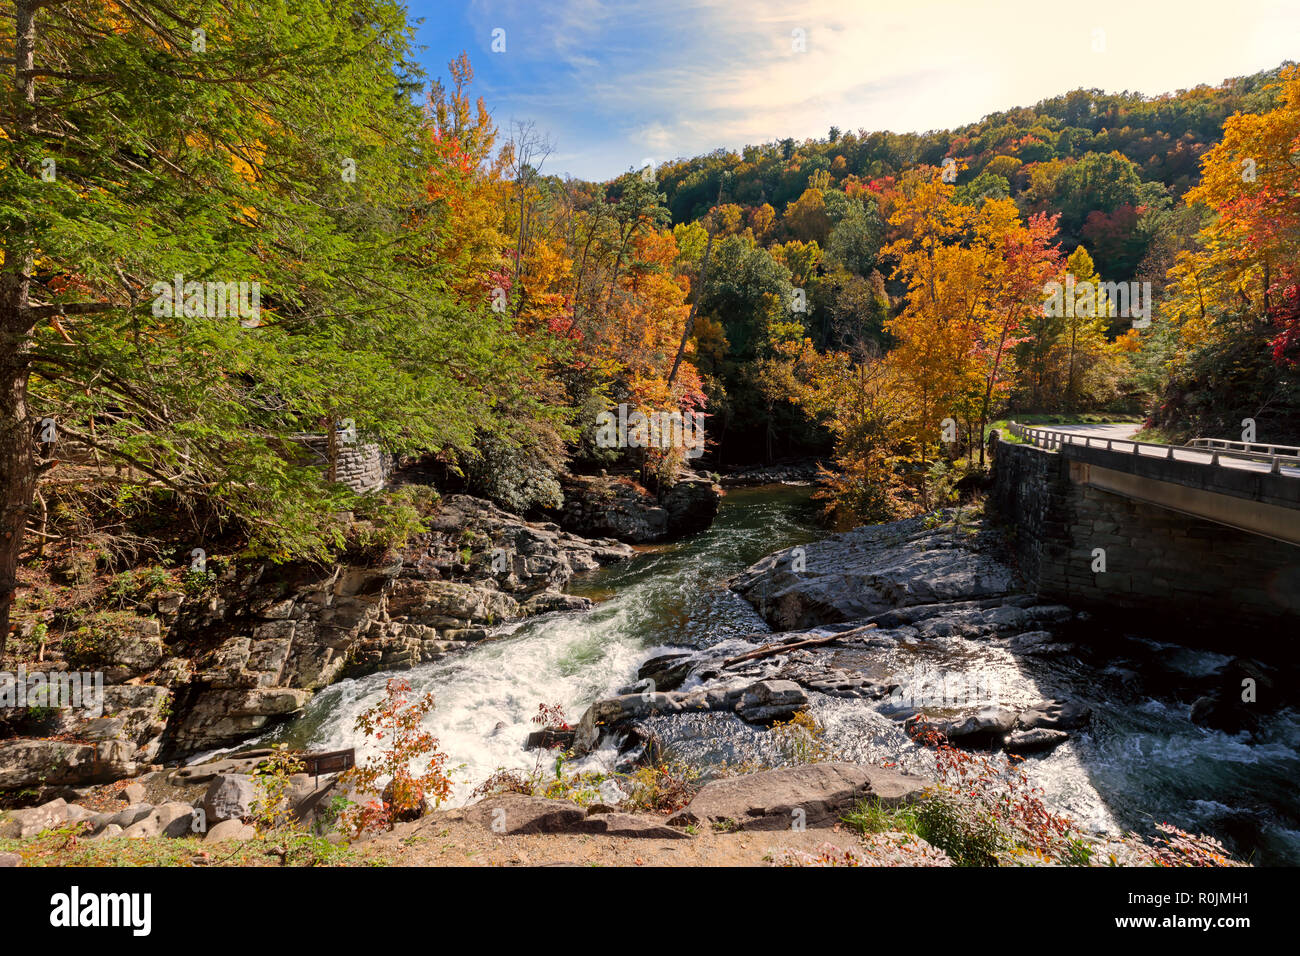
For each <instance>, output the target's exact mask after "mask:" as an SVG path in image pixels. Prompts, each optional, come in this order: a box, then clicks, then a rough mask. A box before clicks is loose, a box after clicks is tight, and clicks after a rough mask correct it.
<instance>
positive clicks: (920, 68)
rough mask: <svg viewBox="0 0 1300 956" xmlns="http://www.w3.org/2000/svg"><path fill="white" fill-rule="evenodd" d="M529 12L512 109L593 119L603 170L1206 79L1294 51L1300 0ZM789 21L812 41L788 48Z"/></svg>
mask: <svg viewBox="0 0 1300 956" xmlns="http://www.w3.org/2000/svg"><path fill="white" fill-rule="evenodd" d="M476 5H477V6H483V7H496V8H499V9H502V10H504V9H505V8H514V7H515V6H516V5H515V3H514V0H492V2H487V0H481V2H480V3H479V4H476ZM530 9H532V10H533V11H534V13H533V14H532V16H534V17H540V18H541V21H542V22H541V24H540V25H539V26H537V27H536V30H537V31H538V34H537V35H539V36H540V37H542V38H543V39H542V40H541V41H540V42H539V43H538V44H537V47H536V48H535V49H533V48H529V49H527V50H525V51H524V55H527V56H530V57H533V58H535V60H539V61H540V62H534V64H533V66H534V67H535V68H536V69H537V71H538V73H539V76H540V81H539V83H538V86H537V89H535V90H531V91H527V92H524V93H522V95H519V96H514V95H512V97H511V98H512V100H513V103H512V109H515V110H519V109H520V108H521V107H525V108H532V109H535V110H536V113H535V114H534V115H535V116H536V118H537V120H538V121H539V125H541V126H543V127H545V126H547V125H548V123H551V124H553V125H560V126H564V127H566V128H567V133H566V135H567V136H572V135H575V134H576V135H582V136H591V135H593V131H592V130H591V129H590V127H591V126H592V125H595V124H594V123H593V121H595V122H597V123H599V129H598V130H596V131H595V132H596V135H599V136H602V137H606V138H607V141H606V142H601V143H599V144H597V143H588V144H583V146H584V148H583V149H582V151H581V152H582V155H586V156H593V157H594V156H596V155H600V156H601V157H602V161H603V157H606V156H611V155H613V156H618V157H620V159H619V160H618V161H617V163H616V165H615V166H614V167H613V168H609V167H604V168H599V169H598V168H595V167H593V166H588V165H586V164H583V165H581V166H575V167H574V168H573V172H574V173H575V174H580V175H589V176H599V177H602V178H603V177H606V176H610V175H614V174H617V173H618V172H620V171H622V170H624V169H626V168H627V167H629V166H632V165H635V164H639V163H640V161H641V159H642V158H643V156H644V155H645V152H646V150H650V151H651V152H653V153H655V155H656V156H657V157H658V156H659V154H661V153H662V154H663V155H662V158H671V157H673V156H689V155H695V154H698V153H701V152H705V151H708V150H711V149H715V148H717V147H719V146H727V147H732V148H735V147H739V146H741V145H744V144H745V143H757V142H763V141H767V140H772V139H777V138H782V137H785V136H792V137H794V138H796V139H802V138H805V137H809V136H824V135H825V134H826V131H827V129H828V128H829V127H830V126H832V125H835V126H839V127H840V128H842V129H844V130H855V129H857V128H859V127H861V128H866V129H869V130H875V129H893V130H896V131H923V130H926V129H938V128H945V127H951V126H957V125H961V124H964V123H968V122H973V121H976V120H978V119H980V118H981V117H982V116H984V115H987V114H988V113H990V112H993V111H996V110H1001V109H1007V108H1011V107H1014V106H1029V105H1033V103H1035V102H1037V101H1038V100H1040V99H1043V98H1045V97H1048V96H1053V95H1056V94H1058V93H1062V92H1065V91H1066V90H1069V89H1073V88H1075V87H1079V86H1083V87H1099V88H1102V89H1106V90H1124V89H1128V90H1137V91H1141V92H1144V93H1162V92H1166V91H1170V90H1175V89H1179V88H1185V87H1189V86H1194V85H1196V84H1198V83H1205V82H1209V83H1217V82H1218V81H1219V80H1221V79H1223V78H1225V77H1227V76H1233V75H1241V74H1245V73H1251V72H1254V71H1256V70H1260V69H1265V68H1269V67H1272V66H1276V65H1277V64H1278V63H1280V62H1281V61H1282V60H1283V59H1285V58H1287V57H1288V56H1292V57H1294V56H1296V52H1297V51H1296V50H1294V49H1289V47H1290V45H1291V44H1292V43H1293V42H1294V38H1295V37H1296V36H1297V35H1298V34H1300V3H1298V2H1295V0H1287V2H1283V0H1239V2H1237V3H1234V4H1232V5H1230V6H1225V5H1224V4H1223V3H1222V2H1221V0H1186V2H1177V3H1160V4H1151V3H1135V2H1133V0H1096V2H1092V3H1090V4H1088V5H1086V6H1083V7H1081V6H1079V5H1066V4H1060V5H1055V6H1050V5H1046V4H1043V3H1041V2H1039V0H1004V2H1001V3H993V4H988V3H984V4H976V3H969V2H967V0H915V2H910V3H907V4H900V3H898V2H897V0H890V2H888V3H883V2H857V3H854V2H852V0H739V2H728V0H706V2H703V3H691V2H687V0H669V2H664V3H653V4H652V3H644V2H641V0H634V2H622V0H573V2H567V3H565V2H560V0H549V2H543V3H541V4H539V5H538V6H537V7H530ZM539 11H540V12H539ZM795 28H799V29H801V30H804V31H806V46H807V52H803V53H799V52H795V51H794V50H793V49H792V46H791V39H792V38H791V30H793V29H795ZM1095 29H1100V30H1103V31H1105V50H1104V52H1100V53H1098V52H1094V50H1093V31H1094V30H1095ZM515 49H519V48H518V47H517V46H516V47H515ZM548 58H551V60H552V62H553V63H554V68H553V69H551V70H550V71H549V72H548V68H547V63H546V61H547V59H548ZM584 127H586V129H584ZM570 145H571V146H576V145H578V144H570Z"/></svg>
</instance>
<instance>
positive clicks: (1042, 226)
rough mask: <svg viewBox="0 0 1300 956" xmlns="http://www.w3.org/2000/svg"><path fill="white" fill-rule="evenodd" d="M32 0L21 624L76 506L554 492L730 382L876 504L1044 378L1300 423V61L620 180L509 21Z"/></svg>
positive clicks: (125, 508)
mask: <svg viewBox="0 0 1300 956" xmlns="http://www.w3.org/2000/svg"><path fill="white" fill-rule="evenodd" d="M12 6H13V14H12V15H10V14H8V13H6V15H5V17H4V19H3V20H2V21H0V64H3V65H4V67H5V69H6V71H7V72H12V75H13V77H14V82H13V83H9V84H6V85H5V86H4V88H3V92H2V93H0V97H2V98H3V103H2V104H0V107H2V109H0V116H2V118H0V506H2V508H3V517H2V520H0V647H2V646H3V643H2V642H3V640H4V635H6V634H7V633H8V631H9V619H10V609H11V605H12V603H13V599H14V594H15V589H16V588H17V586H18V584H19V580H20V574H21V572H22V569H23V568H24V567H25V562H30V561H31V560H33V558H38V557H39V556H40V554H41V550H42V547H43V543H44V542H46V541H49V540H55V539H63V538H67V537H68V536H79V537H80V538H82V539H86V540H94V541H97V542H102V546H103V548H104V549H105V550H106V552H107V553H108V557H105V558H104V560H105V561H108V562H110V563H111V562H112V561H118V562H119V563H123V562H128V563H129V561H130V560H133V559H134V558H135V557H136V551H137V550H138V549H141V548H149V547H157V546H158V545H157V540H158V539H157V536H152V532H153V531H155V530H157V528H158V527H162V526H167V527H173V526H183V527H185V528H201V529H203V536H204V539H205V540H210V541H214V540H217V539H222V540H223V541H224V543H225V545H227V546H228V548H229V550H230V551H231V552H232V553H237V554H239V555H240V556H244V557H257V558H263V559H270V560H272V561H275V562H288V561H294V560H308V561H318V562H319V561H326V560H328V559H329V558H330V557H331V556H333V555H336V554H338V553H339V552H340V551H342V550H343V549H345V548H348V547H350V546H352V545H354V544H355V543H356V542H355V540H354V539H353V535H354V534H355V529H353V528H351V527H350V526H349V525H348V523H347V522H346V521H344V520H342V519H341V518H340V515H351V514H355V515H362V516H365V515H370V516H372V517H377V518H382V519H383V520H384V521H387V522H388V523H389V524H390V525H394V526H400V525H401V523H402V522H403V521H409V520H413V519H412V518H411V514H413V510H412V506H411V503H410V502H409V501H407V500H405V499H402V498H400V497H397V496H388V497H380V498H379V499H378V500H360V499H358V497H357V496H356V495H355V494H354V493H352V492H350V491H349V490H348V489H347V488H346V487H344V486H343V485H342V484H340V483H339V482H338V481H336V480H334V479H335V478H336V477H337V476H336V475H335V473H334V462H335V460H336V456H337V449H338V443H339V441H341V440H343V439H340V437H339V436H340V435H345V436H346V435H352V436H360V437H361V439H363V440H365V441H373V442H375V443H378V444H379V445H381V446H382V447H383V448H384V449H385V450H386V451H388V452H391V453H393V454H396V455H399V456H402V457H403V458H404V459H406V460H416V459H420V460H424V461H426V462H427V463H428V466H429V467H430V468H431V469H433V470H434V471H435V472H436V473H437V474H439V475H440V476H442V479H443V480H444V481H445V482H447V483H448V484H449V485H450V486H456V487H463V488H467V489H469V490H470V491H472V493H474V494H478V495H480V496H482V497H485V498H489V499H491V500H493V501H495V502H497V503H498V504H500V505H502V506H503V507H505V508H507V509H510V510H512V511H515V512H518V513H532V512H535V511H537V510H539V509H547V508H555V507H558V506H559V504H560V501H561V491H560V476H561V475H562V474H563V473H565V472H576V473H596V472H599V471H602V470H607V471H614V472H619V471H622V472H626V473H629V474H637V475H639V477H640V478H641V480H642V481H644V482H646V483H647V484H650V485H652V486H653V485H657V484H661V483H672V482H673V481H675V480H676V479H677V476H678V474H679V472H680V469H682V468H683V467H684V465H685V457H686V456H685V455H684V454H683V453H682V450H681V449H672V448H666V449H665V448H644V449H626V448H614V449H611V448H607V447H604V446H603V444H602V443H601V442H599V441H598V440H597V433H598V427H599V422H600V421H601V416H602V414H607V413H608V412H609V410H610V409H611V408H614V407H616V406H619V405H627V406H629V407H631V408H634V409H637V410H640V411H643V412H644V413H646V414H650V413H654V412H662V411H672V412H681V413H683V414H693V413H703V414H704V415H705V422H706V435H707V448H706V452H705V454H704V456H703V457H702V458H701V459H698V461H697V460H695V459H693V458H692V459H691V464H693V465H695V466H696V467H700V468H704V469H709V470H711V469H717V468H721V467H726V466H733V465H738V464H747V463H761V462H771V461H773V460H777V459H789V458H798V457H810V456H816V457H819V458H821V459H822V460H823V462H824V464H825V468H824V471H823V476H822V486H823V491H822V495H823V498H824V500H825V503H826V505H827V506H828V507H829V508H830V509H832V510H833V511H835V512H837V513H838V514H840V515H841V516H847V517H848V518H851V519H852V520H855V521H859V522H861V521H884V520H890V519H893V518H898V517H904V516H907V515H911V514H916V513H919V512H921V511H923V510H928V509H929V508H931V507H934V506H935V505H936V504H942V503H943V502H945V501H946V500H949V498H950V496H951V495H952V494H953V493H954V492H953V489H954V488H955V487H956V486H957V484H958V483H959V482H960V481H961V480H962V479H963V477H964V476H965V475H966V474H968V473H970V472H972V471H978V470H980V469H982V468H983V467H984V466H985V465H986V462H985V460H984V448H985V440H986V436H987V435H988V433H989V431H990V429H991V428H993V427H994V426H995V423H997V422H999V421H1001V420H1004V419H1006V418H1008V417H1010V416H1013V415H1016V414H1022V415H1024V414H1049V415H1073V414H1080V413H1085V412H1095V411H1108V412H1115V413H1121V412H1122V413H1129V414H1135V415H1139V416H1141V417H1142V418H1143V419H1144V420H1145V423H1146V427H1147V428H1148V429H1151V430H1154V431H1163V432H1165V433H1167V434H1169V435H1171V436H1172V437H1175V438H1187V437H1192V436H1193V435H1219V436H1227V437H1235V436H1236V434H1237V432H1238V431H1240V424H1239V423H1240V421H1241V420H1242V419H1243V418H1246V417H1250V418H1253V419H1255V420H1256V421H1257V422H1258V428H1259V434H1260V435H1261V437H1265V436H1266V437H1267V439H1268V440H1269V441H1275V442H1283V443H1300V385H1298V382H1297V377H1296V363H1297V362H1298V361H1300V285H1298V283H1300V265H1298V264H1300V69H1297V68H1296V67H1295V66H1294V65H1292V64H1283V65H1280V66H1279V67H1278V68H1277V69H1274V70H1270V71H1267V72H1264V73H1260V74H1257V75H1254V76H1247V77H1238V78H1232V79H1227V80H1224V81H1222V82H1219V83H1216V84H1214V85H1205V86H1200V87H1197V88H1195V89H1190V90H1181V91H1177V92H1170V93H1167V94H1165V95H1161V96H1155V97H1147V96H1142V95H1137V94H1128V93H1120V94H1113V93H1104V92H1102V91H1100V90H1073V91H1070V92H1066V93H1064V94H1062V95H1060V96H1057V97H1054V98H1052V99H1048V100H1045V101H1043V102H1040V103H1037V104H1035V105H1033V106H1021V107H1016V108H1011V109H1008V110H1006V111H1005V112H1002V113H997V114H993V115H990V116H987V117H984V118H983V119H981V120H979V121H978V122H975V123H972V124H971V125H969V126H966V127H963V128H961V129H956V130H948V131H937V132H930V133H925V134H910V133H908V134H899V133H893V132H887V131H870V130H858V131H856V132H848V131H844V130H841V129H838V128H832V129H830V130H828V132H827V134H826V136H825V137H824V138H819V139H815V140H805V141H802V142H797V141H795V140H793V139H784V140H781V141H778V142H770V143H762V144H756V145H752V146H746V147H745V148H744V149H743V150H741V151H740V152H738V153H737V152H733V151H729V150H718V151H715V152H713V153H710V154H708V155H705V156H698V157H692V158H682V159H675V160H672V161H668V162H664V163H662V164H660V165H658V166H654V167H647V168H644V169H629V170H627V171H626V172H625V173H624V174H622V175H620V176H618V177H616V178H614V179H611V180H609V181H607V182H585V181H578V180H575V179H570V178H562V177H559V176H556V175H553V174H552V173H551V172H549V171H548V168H547V159H548V156H549V154H550V153H551V152H552V151H553V144H552V143H551V141H550V139H549V137H548V134H547V132H546V131H545V130H541V129H538V128H537V127H536V126H535V125H533V124H531V123H528V122H515V123H512V124H509V126H508V127H507V128H500V127H499V126H498V123H497V122H496V121H495V120H494V118H493V115H492V113H491V104H489V103H486V102H484V100H483V99H481V98H480V97H478V95H477V94H476V92H475V88H474V73H473V67H472V64H471V62H470V60H469V58H468V57H467V56H465V55H461V56H460V57H458V58H457V59H455V60H454V61H452V62H451V63H449V64H448V65H447V72H446V74H445V75H443V76H440V77H436V78H430V77H427V76H424V75H423V74H422V73H421V71H420V69H419V68H418V66H417V65H416V63H415V59H416V58H415V51H414V49H413V44H414V29H413V27H412V25H411V24H410V23H409V22H408V21H407V19H406V14H405V11H404V8H403V6H402V5H401V4H399V3H397V2H396V0H350V2H347V3H331V2H325V0H301V2H288V0H285V2H280V3H261V4H256V5H252V4H241V3H225V4H220V5H214V4H204V3H181V4H172V3H162V2H159V0H136V2H132V3H130V4H128V3H116V2H113V3H98V2H95V3H91V2H69V3H60V4H49V3H44V2H41V0H16V2H15V3H14V4H13V5H12ZM1052 283H1058V284H1060V287H1061V288H1064V289H1068V290H1070V296H1071V301H1069V302H1067V303H1065V304H1064V307H1061V308H1056V309H1052V308H1046V307H1045V305H1044V303H1045V289H1047V288H1049V287H1050V286H1051V284H1052ZM241 284H242V285H241ZM1121 284H1122V285H1121ZM1129 289H1132V290H1134V291H1133V295H1132V296H1131V301H1130V297H1129V296H1128V295H1125V296H1124V297H1123V298H1121V297H1120V296H1119V294H1118V293H1119V291H1121V290H1123V291H1125V292H1127V291H1128V290H1129ZM214 290H215V292H217V293H220V294H218V295H214V294H213V293H214ZM1076 290H1086V291H1087V295H1083V294H1082V293H1080V292H1077V291H1076ZM250 293H251V294H250ZM163 299H165V300H166V301H165V303H164V302H162V300H163ZM236 302H238V306H239V307H238V308H236V307H235V303H236ZM1139 302H1142V303H1145V305H1144V306H1143V307H1141V309H1140V310H1139V308H1138V304H1139ZM164 305H165V307H164ZM1139 311H1140V315H1139ZM342 423H346V427H344V426H343V424H342ZM304 434H326V435H328V436H329V449H328V453H327V457H328V459H329V463H328V466H327V467H326V469H325V471H324V473H322V471H321V470H320V469H319V468H318V467H316V465H315V464H314V463H313V462H312V461H310V460H307V459H305V458H304V457H303V455H302V454H301V453H300V451H299V445H298V443H297V442H296V439H297V438H298V437H299V436H302V435H304ZM372 498H373V496H372ZM187 536H188V537H187ZM193 536H194V535H193V534H191V533H190V532H185V531H178V532H177V533H176V535H175V539H174V540H173V541H172V544H173V545H174V546H176V547H178V548H180V547H181V545H180V544H179V543H178V542H182V541H183V540H188V539H189V538H192V537H193ZM181 550H188V548H187V547H185V548H181Z"/></svg>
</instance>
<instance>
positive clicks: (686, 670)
mask: <svg viewBox="0 0 1300 956" xmlns="http://www.w3.org/2000/svg"><path fill="white" fill-rule="evenodd" d="M693 663H694V656H693V655H691V654H661V655H659V656H658V657H652V658H650V660H648V661H646V662H645V663H644V664H642V665H641V667H640V669H638V670H637V672H636V676H637V680H638V681H650V682H651V684H650V687H651V689H652V690H676V689H677V688H679V687H681V686H682V682H683V681H685V680H686V678H687V676H688V675H689V674H690V672H691V665H692V664H693Z"/></svg>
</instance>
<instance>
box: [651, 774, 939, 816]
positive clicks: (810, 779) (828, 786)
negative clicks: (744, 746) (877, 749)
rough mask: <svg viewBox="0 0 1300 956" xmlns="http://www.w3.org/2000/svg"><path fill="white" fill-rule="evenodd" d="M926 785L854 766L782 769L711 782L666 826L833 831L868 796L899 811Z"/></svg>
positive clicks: (911, 779)
mask: <svg viewBox="0 0 1300 956" xmlns="http://www.w3.org/2000/svg"><path fill="white" fill-rule="evenodd" d="M925 786H926V784H925V782H924V781H922V780H920V779H918V778H915V777H907V776H905V775H903V774H899V773H895V772H893V771H890V770H884V769H881V768H876V767H865V766H861V765H858V764H851V763H842V762H833V763H814V764H803V765H800V766H795V767H780V768H778V769H776V770H765V771H763V772H761V773H752V774H745V775H743V776H739V777H724V778H722V779H720V780H713V781H710V782H709V783H707V784H705V785H704V787H703V788H702V789H701V790H700V792H699V793H698V794H696V795H695V798H694V799H693V800H691V802H690V803H689V804H688V805H687V806H686V807H685V809H683V810H679V811H678V812H677V813H674V814H673V815H672V816H670V817H669V818H668V819H667V821H666V822H667V823H668V825H669V826H691V825H709V826H717V827H720V828H725V829H737V830H789V829H792V828H793V827H794V826H796V825H803V826H807V827H831V826H834V825H835V824H836V823H838V822H839V821H840V819H841V817H842V816H843V815H844V814H845V813H847V812H848V811H849V810H851V809H853V807H855V806H856V805H857V804H858V803H859V802H860V801H862V800H863V799H866V798H867V797H874V798H876V799H878V800H880V802H881V803H882V804H884V805H885V806H889V807H895V806H899V805H900V804H904V803H911V802H913V801H915V800H916V799H918V798H919V797H920V796H921V794H922V792H923V791H924V789H925ZM796 811H802V813H797V812H796Z"/></svg>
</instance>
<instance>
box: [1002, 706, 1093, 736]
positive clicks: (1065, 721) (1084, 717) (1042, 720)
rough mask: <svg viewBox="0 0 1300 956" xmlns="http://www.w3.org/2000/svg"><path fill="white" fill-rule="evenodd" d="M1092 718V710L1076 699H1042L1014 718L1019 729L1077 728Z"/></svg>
mask: <svg viewBox="0 0 1300 956" xmlns="http://www.w3.org/2000/svg"><path fill="white" fill-rule="evenodd" d="M1091 719H1092V710H1091V709H1090V708H1089V707H1088V706H1087V705H1086V704H1082V703H1079V702H1078V701H1059V700H1044V701H1040V702H1039V703H1037V704H1034V705H1033V706H1032V707H1030V708H1029V709H1028V710H1025V711H1023V712H1021V714H1020V716H1019V717H1018V718H1016V727H1017V728H1018V729H1020V730H1033V729H1035V728H1040V727H1041V728H1045V729H1049V730H1077V729H1078V728H1080V727H1086V726H1087V725H1088V721H1090V720H1091Z"/></svg>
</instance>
